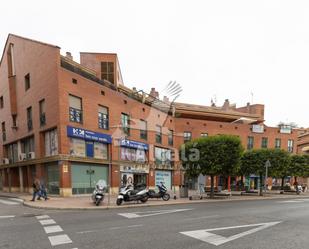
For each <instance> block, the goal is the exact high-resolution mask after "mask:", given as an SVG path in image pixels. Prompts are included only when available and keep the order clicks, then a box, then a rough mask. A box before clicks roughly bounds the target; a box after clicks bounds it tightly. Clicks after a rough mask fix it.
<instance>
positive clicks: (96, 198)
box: [91, 180, 107, 206]
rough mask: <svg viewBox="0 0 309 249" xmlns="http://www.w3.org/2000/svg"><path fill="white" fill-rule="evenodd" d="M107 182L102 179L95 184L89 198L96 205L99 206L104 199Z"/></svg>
mask: <svg viewBox="0 0 309 249" xmlns="http://www.w3.org/2000/svg"><path fill="white" fill-rule="evenodd" d="M106 188H107V184H106V182H105V181H104V180H99V181H98V182H97V184H96V185H95V189H94V190H93V193H92V196H91V199H92V201H93V203H94V204H95V205H96V206H99V205H100V203H101V201H103V200H104V193H105V192H106Z"/></svg>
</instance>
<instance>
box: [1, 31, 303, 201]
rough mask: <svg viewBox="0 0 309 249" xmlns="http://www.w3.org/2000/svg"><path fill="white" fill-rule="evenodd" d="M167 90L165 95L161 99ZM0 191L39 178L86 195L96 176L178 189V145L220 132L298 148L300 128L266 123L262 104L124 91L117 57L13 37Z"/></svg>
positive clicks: (252, 144)
mask: <svg viewBox="0 0 309 249" xmlns="http://www.w3.org/2000/svg"><path fill="white" fill-rule="evenodd" d="M161 97H163V96H161ZM0 123H1V134H2V136H1V139H0V141H1V144H0V145H1V146H0V159H1V161H0V176H1V177H0V179H1V180H0V188H2V189H3V190H4V191H30V190H31V186H32V182H33V180H34V178H39V179H41V180H44V181H45V183H46V185H47V187H48V189H49V191H50V193H53V194H60V195H62V196H68V195H72V194H73V195H74V194H83V193H89V192H91V190H92V189H93V187H94V183H95V182H96V181H97V180H98V179H105V180H106V181H107V182H109V184H110V186H111V187H112V192H117V191H118V188H119V186H120V185H121V184H126V183H127V182H133V183H135V184H137V183H146V184H147V185H148V186H155V185H156V183H158V182H160V181H164V182H165V184H166V185H167V186H168V188H170V189H172V188H173V187H174V189H175V188H177V187H178V186H179V185H181V184H182V183H183V181H184V173H183V172H182V170H181V167H180V162H179V155H178V149H179V148H180V146H181V145H182V144H183V143H184V142H186V141H188V140H191V139H194V138H198V137H200V136H210V135H216V134H232V135H237V136H239V137H240V138H241V141H242V143H243V145H244V147H245V148H246V149H253V148H283V149H285V150H288V151H289V152H291V153H294V152H295V151H296V148H294V147H295V146H294V141H296V140H297V132H296V131H295V130H293V129H291V128H290V127H279V128H278V127H268V126H266V125H265V124H264V106H263V105H260V104H255V105H252V104H251V105H250V104H249V103H248V104H247V106H245V107H241V108H237V107H236V105H231V104H230V103H229V101H228V100H226V101H225V103H224V105H223V106H222V107H217V106H215V105H211V106H201V105H192V104H185V103H177V102H176V103H174V102H173V101H170V100H169V99H168V98H167V97H164V98H163V100H160V98H159V93H158V92H157V91H156V90H155V88H152V90H151V92H150V93H149V94H147V93H145V92H144V91H142V90H137V89H135V88H133V89H129V88H127V87H126V86H125V85H124V83H123V80H122V75H121V70H120V66H119V61H118V58H117V55H116V54H106V53H80V63H77V62H75V61H74V60H73V58H72V56H71V54H70V53H67V54H66V56H62V55H61V54H60V48H59V47H58V46H54V45H50V44H46V43H42V42H38V41H34V40H31V39H27V38H23V37H20V36H17V35H12V34H10V35H9V36H8V38H7V41H6V44H5V48H4V51H3V55H2V58H1V64H0Z"/></svg>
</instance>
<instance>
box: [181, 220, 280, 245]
mask: <svg viewBox="0 0 309 249" xmlns="http://www.w3.org/2000/svg"><path fill="white" fill-rule="evenodd" d="M280 222H281V221H276V222H267V223H259V224H251V225H242V226H232V227H220V228H211V229H204V230H195V231H186V232H180V233H181V234H184V235H186V236H189V237H192V238H195V239H198V240H201V241H204V242H207V243H209V244H212V245H215V246H219V245H222V244H224V243H227V242H229V241H232V240H235V239H239V238H241V237H244V236H246V235H249V234H252V233H256V232H258V231H261V230H263V229H266V228H269V227H271V226H275V225H277V224H279V223H280ZM242 227H256V228H253V229H250V230H248V231H246V232H242V233H239V234H236V235H233V236H229V237H224V236H221V235H217V234H214V233H210V232H211V231H221V230H228V229H235V228H242Z"/></svg>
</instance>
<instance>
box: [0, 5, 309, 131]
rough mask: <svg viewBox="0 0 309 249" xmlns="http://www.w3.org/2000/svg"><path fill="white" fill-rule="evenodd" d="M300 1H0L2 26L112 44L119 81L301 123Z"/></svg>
mask: <svg viewBox="0 0 309 249" xmlns="http://www.w3.org/2000/svg"><path fill="white" fill-rule="evenodd" d="M308 13H309V1H283V0H275V1H274V0H266V1H261V0H260V1H251V0H243V1H234V0H233V1H232V0H213V1H205V0H201V1H197V0H195V1H189V0H187V1H180V0H177V1H167V0H165V1H160V0H156V1H145V0H141V1H135V0H130V1H125V0H123V1H116V0H113V1H110V0H109V1H102V0H101V1H91V0H89V1H77V0H74V1H68V0H66V1H58V0H54V1H33V0H31V1H29V0H28V1H16V0H10V1H2V2H1V15H0V23H1V25H0V46H1V48H2V47H3V46H4V43H5V40H6V37H7V34H8V33H15V34H19V35H22V36H26V37H30V38H33V39H37V40H41V41H44V42H48V43H52V44H55V45H59V46H60V47H61V48H62V53H65V51H71V52H72V54H73V56H74V57H75V59H77V60H79V54H78V53H79V52H80V51H91V52H94V51H96V52H115V53H118V56H119V59H120V65H121V68H122V74H123V78H124V82H125V84H126V85H127V86H128V87H133V86H136V87H137V88H138V89H144V90H147V91H149V90H150V88H151V87H153V86H155V87H156V89H158V90H160V89H162V88H164V86H165V85H166V84H167V83H168V82H169V81H170V80H176V81H177V82H178V83H180V84H181V85H182V87H183V90H184V91H183V92H182V95H181V97H180V99H179V101H182V102H189V103H196V104H203V105H209V104H210V100H211V98H213V97H214V96H216V99H217V104H218V105H222V104H223V101H224V99H226V98H229V99H230V102H232V103H237V106H242V105H245V104H246V102H249V101H250V102H251V100H252V96H251V92H252V93H253V102H254V103H262V104H265V105H266V113H265V118H266V124H268V125H276V124H277V123H278V122H279V121H284V122H296V123H297V124H299V125H300V126H305V127H308V126H309V117H308V110H307V108H308V97H307V96H308V93H309V91H308V82H309V73H308V72H309V71H308V69H309V59H308V58H309V15H308Z"/></svg>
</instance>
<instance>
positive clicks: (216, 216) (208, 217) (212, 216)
mask: <svg viewBox="0 0 309 249" xmlns="http://www.w3.org/2000/svg"><path fill="white" fill-rule="evenodd" d="M218 217H220V215H217V214H216V215H209V216H201V217H196V218H186V219H183V220H185V221H187V220H201V219H211V218H218Z"/></svg>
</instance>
